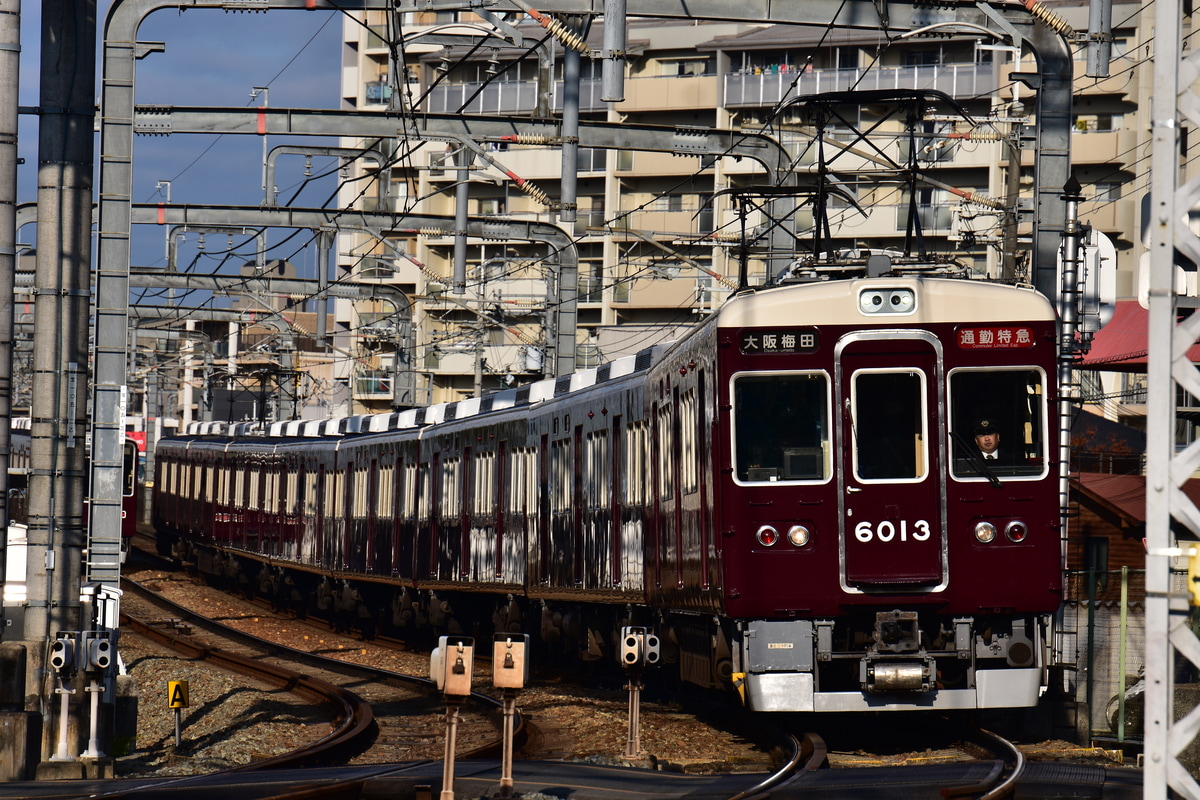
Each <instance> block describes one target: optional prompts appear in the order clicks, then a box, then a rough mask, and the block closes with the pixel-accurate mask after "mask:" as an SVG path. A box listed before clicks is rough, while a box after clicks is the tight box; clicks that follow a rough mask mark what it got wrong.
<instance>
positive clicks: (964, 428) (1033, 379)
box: [950, 367, 1047, 480]
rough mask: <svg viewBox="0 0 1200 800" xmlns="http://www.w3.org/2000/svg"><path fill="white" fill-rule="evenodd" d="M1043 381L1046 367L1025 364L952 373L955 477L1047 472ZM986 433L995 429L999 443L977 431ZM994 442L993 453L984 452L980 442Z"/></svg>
mask: <svg viewBox="0 0 1200 800" xmlns="http://www.w3.org/2000/svg"><path fill="white" fill-rule="evenodd" d="M1045 383H1046V376H1045V373H1044V372H1043V371H1042V370H1040V369H1034V368H1026V367H1018V368H1015V369H994V368H991V369H960V370H955V371H954V372H951V373H950V447H951V450H952V452H953V453H954V457H953V459H952V462H951V470H952V474H953V475H954V477H955V478H960V479H965V480H972V479H975V480H991V479H993V478H1000V479H1003V478H1006V477H1040V476H1041V475H1043V474H1044V473H1045V470H1046V468H1047V465H1046V452H1045V447H1046V445H1045V439H1046V425H1045V420H1046V393H1045V388H1044V387H1045ZM984 432H994V434H993V438H994V439H995V442H991V441H984V440H983V439H982V438H978V439H977V434H981V433H984ZM993 444H994V445H995V449H994V451H993V452H991V453H985V452H984V451H983V450H981V445H986V446H989V447H990V446H992V445H993ZM989 455H994V456H995V458H994V459H993V458H988V457H987V456H989Z"/></svg>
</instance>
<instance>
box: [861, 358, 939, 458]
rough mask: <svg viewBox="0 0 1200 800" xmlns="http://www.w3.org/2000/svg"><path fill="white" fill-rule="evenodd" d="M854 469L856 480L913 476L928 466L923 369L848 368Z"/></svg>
mask: <svg viewBox="0 0 1200 800" xmlns="http://www.w3.org/2000/svg"><path fill="white" fill-rule="evenodd" d="M852 392H853V394H852V398H851V399H852V401H853V407H854V473H855V475H857V476H858V478H859V479H860V480H866V481H870V480H919V479H921V478H923V477H924V476H925V473H926V470H927V469H928V461H929V458H928V454H927V453H926V452H925V442H927V441H928V437H927V435H926V431H925V418H926V413H925V375H924V374H923V373H921V372H918V371H915V370H859V371H858V372H855V373H854V382H853V389H852Z"/></svg>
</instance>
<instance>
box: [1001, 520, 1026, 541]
mask: <svg viewBox="0 0 1200 800" xmlns="http://www.w3.org/2000/svg"><path fill="white" fill-rule="evenodd" d="M1004 535H1005V536H1007V537H1008V540H1009V541H1010V542H1017V543H1020V542H1023V541H1025V537H1026V536H1028V535H1029V527H1028V526H1027V525H1026V524H1025V523H1024V522H1021V521H1020V520H1019V519H1014V520H1013V521H1012V522H1010V523H1008V524H1007V525H1005V526H1004Z"/></svg>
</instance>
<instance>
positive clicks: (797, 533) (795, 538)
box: [788, 525, 811, 547]
mask: <svg viewBox="0 0 1200 800" xmlns="http://www.w3.org/2000/svg"><path fill="white" fill-rule="evenodd" d="M810 536H811V534H810V533H809V532H808V528H806V527H804V526H803V525H793V526H792V527H790V528H788V541H789V542H791V543H792V544H793V545H794V546H796V547H804V545H806V544H808V540H809V537H810Z"/></svg>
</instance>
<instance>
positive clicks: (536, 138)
mask: <svg viewBox="0 0 1200 800" xmlns="http://www.w3.org/2000/svg"><path fill="white" fill-rule="evenodd" d="M500 141H502V142H509V143H510V144H528V145H544V144H555V140H554V137H553V136H541V135H533V134H528V133H515V134H506V135H504V136H501V137H500Z"/></svg>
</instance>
